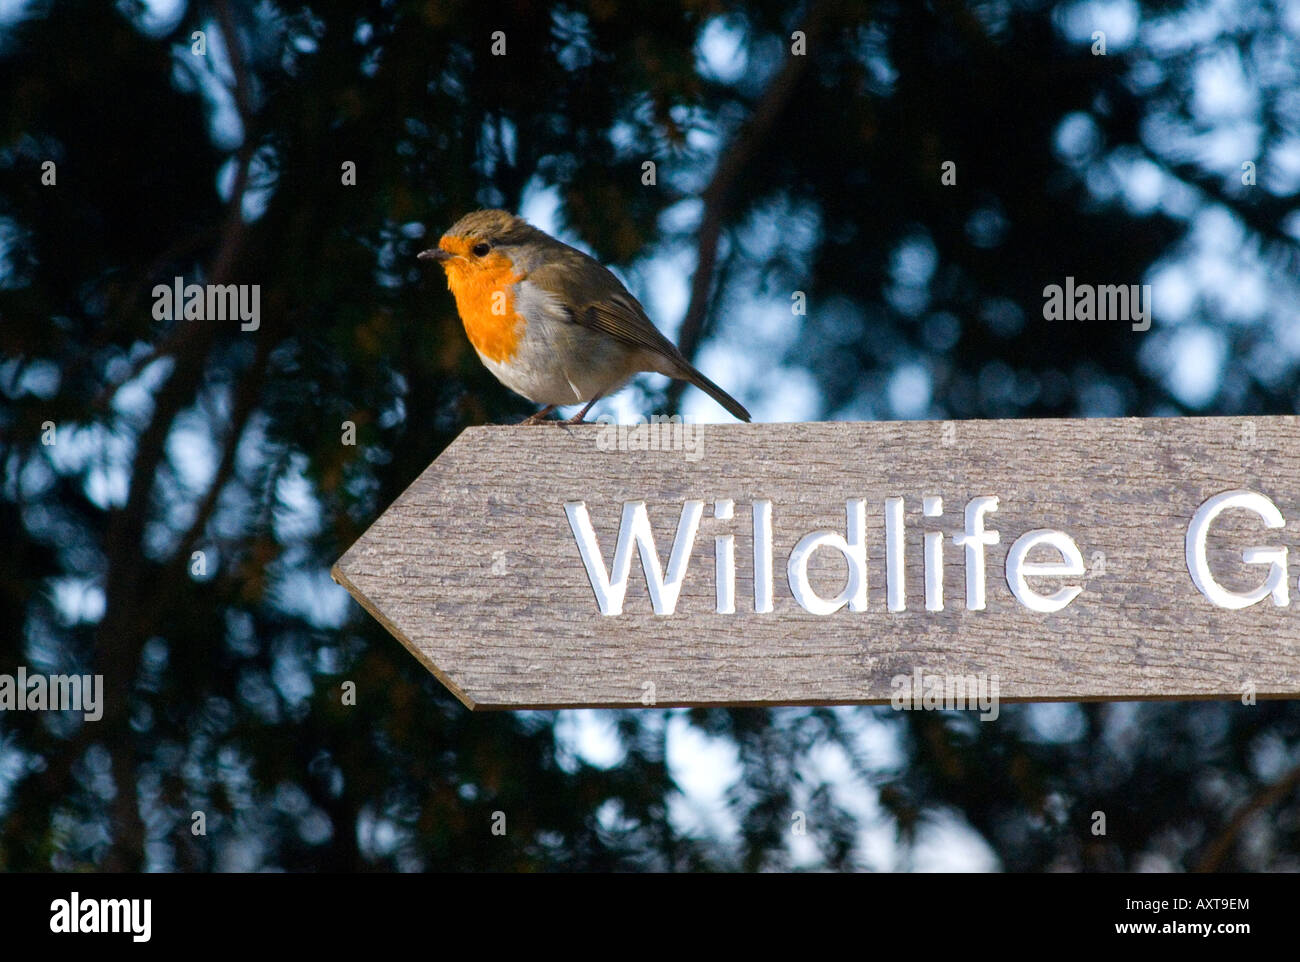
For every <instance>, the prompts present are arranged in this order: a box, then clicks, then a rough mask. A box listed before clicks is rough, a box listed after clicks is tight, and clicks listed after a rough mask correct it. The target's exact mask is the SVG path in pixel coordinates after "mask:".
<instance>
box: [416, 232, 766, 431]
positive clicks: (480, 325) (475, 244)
mask: <svg viewBox="0 0 1300 962" xmlns="http://www.w3.org/2000/svg"><path fill="white" fill-rule="evenodd" d="M419 257H420V259H421V260H431V261H437V262H438V263H439V264H441V265H442V269H443V270H444V271H446V273H447V287H448V288H450V289H451V293H452V294H453V295H454V296H455V298H456V309H457V310H458V311H459V312H460V319H461V322H462V323H463V324H464V325H465V333H466V334H468V335H469V341H470V343H471V344H473V345H474V350H475V351H477V352H478V356H479V359H480V360H482V361H483V364H484V365H485V366H486V367H487V369H488V370H489V371H491V372H492V373H493V374H495V375H496V378H497V380H499V381H500V382H501V383H502V384H504V385H505V386H506V387H508V388H510V390H512V391H514V392H516V393H517V394H522V395H523V396H524V397H526V398H528V399H529V400H530V401H533V402H534V403H536V404H542V405H545V407H543V408H542V410H540V411H538V412H537V413H536V414H534V415H532V416H531V417H529V418H527V419H525V420H524V422H523V423H524V424H537V423H539V422H540V421H541V420H542V419H543V418H545V417H546V416H547V415H548V414H550V413H551V412H552V411H554V410H555V409H556V408H557V407H560V406H561V405H569V404H585V406H584V407H583V409H582V410H581V411H580V412H579V413H578V415H577V417H574V418H570V419H569V420H568V421H566V422H564V423H566V424H580V423H581V422H582V420H583V418H585V417H586V416H587V412H588V411H590V410H591V406H592V405H593V404H595V403H596V402H597V401H599V400H600V399H601V398H602V397H605V396H606V395H608V394H611V393H613V392H614V391H617V390H618V389H619V388H621V387H622V386H623V385H624V384H625V383H627V381H628V379H629V378H631V377H632V376H633V375H634V374H637V373H638V372H641V371H655V372H657V373H659V374H666V375H668V376H669V377H672V378H677V379H678V380H682V381H689V382H690V383H691V384H694V385H695V386H696V387H698V388H699V389H700V390H702V391H704V393H705V394H708V395H709V396H710V397H712V398H713V399H714V400H715V401H717V402H718V403H719V404H721V405H722V406H723V407H724V408H726V409H727V410H728V411H730V412H731V413H732V414H734V415H735V416H736V417H738V418H740V419H741V420H742V421H748V420H749V412H748V411H746V410H745V408H744V407H743V406H742V405H741V404H740V403H739V402H738V401H737V400H736V399H735V398H733V397H732V396H731V395H730V394H728V393H727V392H726V391H724V390H722V388H720V387H718V386H717V385H716V384H714V383H713V382H712V381H710V380H709V379H708V378H707V377H705V376H704V375H703V374H701V373H700V372H699V371H697V370H696V369H695V368H694V367H693V366H692V365H691V362H690V361H688V360H686V358H685V357H684V356H683V354H682V352H681V351H679V350H678V349H677V348H676V346H674V344H673V343H672V341H670V340H668V338H666V337H664V336H663V335H662V334H660V333H659V331H658V329H657V328H656V327H655V326H654V324H652V323H651V322H650V318H649V317H647V316H646V312H645V309H644V308H642V307H641V305H640V303H638V302H637V299H636V298H635V297H633V296H632V295H631V294H629V293H628V291H627V288H625V287H624V286H623V285H622V283H621V282H620V281H619V279H618V278H617V277H615V276H614V275H613V274H611V273H610V272H609V271H608V270H606V269H605V268H604V267H602V266H601V265H600V264H599V263H598V262H597V261H595V260H593V259H592V258H590V257H588V256H587V255H586V254H584V253H583V252H582V251H580V250H576V249H574V248H572V247H570V246H569V245H568V244H564V243H562V242H560V241H558V240H556V239H555V238H554V237H552V236H550V235H549V234H547V233H545V232H544V231H540V230H538V229H537V228H536V227H533V226H532V225H530V224H528V223H527V222H526V221H524V220H522V219H521V218H519V217H516V216H514V215H513V214H510V213H507V212H506V211H504V210H476V211H474V212H473V213H470V214H466V215H465V216H464V217H462V218H461V219H460V220H458V221H457V222H456V223H455V224H453V225H452V227H451V229H450V230H448V231H447V233H445V234H443V235H442V239H441V240H439V241H438V246H437V247H434V248H431V249H429V250H427V251H423V252H421V253H420V255H419Z"/></svg>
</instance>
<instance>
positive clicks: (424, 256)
mask: <svg viewBox="0 0 1300 962" xmlns="http://www.w3.org/2000/svg"><path fill="white" fill-rule="evenodd" d="M415 256H416V257H418V258H419V259H420V260H422V261H437V262H438V263H439V264H441V263H443V262H444V261H449V260H451V259H452V258H453V257H454V256H455V255H454V254H448V253H447V252H446V251H445V250H443V249H442V248H441V247H430V248H429V249H428V250H427V251H420V253H419V254H417V255H415Z"/></svg>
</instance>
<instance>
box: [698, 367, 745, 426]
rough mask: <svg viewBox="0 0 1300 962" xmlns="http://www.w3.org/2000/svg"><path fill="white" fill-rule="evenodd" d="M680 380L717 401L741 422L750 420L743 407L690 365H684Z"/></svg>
mask: <svg viewBox="0 0 1300 962" xmlns="http://www.w3.org/2000/svg"><path fill="white" fill-rule="evenodd" d="M681 378H682V380H684V381H689V382H690V383H691V384H694V385H695V386H696V387H697V388H699V389H700V390H701V391H703V392H704V393H705V394H707V395H708V396H709V397H711V398H713V400H715V401H717V402H718V403H719V404H721V405H722V406H723V407H724V408H726V409H727V410H728V411H730V412H731V413H732V414H733V415H735V416H736V417H738V418H740V420H742V421H748V420H750V417H749V412H748V411H746V410H745V406H744V405H743V404H741V403H740V402H739V401H737V400H736V399H735V398H734V397H732V396H731V395H730V394H728V393H727V392H726V391H724V390H722V388H720V387H718V386H717V385H716V384H714V383H713V382H712V381H710V380H709V379H708V378H707V377H705V376H704V375H703V374H701V373H700V372H699V371H697V370H695V368H693V367H691V365H689V364H687V365H686V370H685V372H684V373H683V374H682V375H681Z"/></svg>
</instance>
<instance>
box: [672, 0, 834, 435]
mask: <svg viewBox="0 0 1300 962" xmlns="http://www.w3.org/2000/svg"><path fill="white" fill-rule="evenodd" d="M830 6H831V2H830V0H814V2H813V3H812V5H811V6H810V7H809V9H808V13H807V15H806V16H805V18H804V21H803V23H802V24H800V26H799V29H800V30H802V31H803V33H804V37H805V42H806V44H807V49H806V51H805V52H804V53H803V54H801V55H795V54H794V53H793V52H791V53H789V54H788V55H787V56H786V59H785V63H784V64H782V66H781V69H780V70H778V71H777V72H776V74H775V75H774V76H773V77H772V79H771V81H769V82H768V85H767V87H766V89H765V90H764V91H763V94H762V96H761V97H759V99H758V102H757V103H756V104H755V105H754V110H753V113H751V114H750V116H749V119H748V120H746V121H745V123H744V124H742V125H741V127H740V129H739V130H738V131H737V132H736V135H735V137H734V138H733V139H732V141H731V143H730V144H728V145H727V146H726V147H725V148H724V149H723V150H722V152H721V153H720V154H719V155H718V164H717V167H716V169H715V170H714V172H713V178H712V179H711V180H710V181H709V185H708V186H707V187H706V188H705V189H704V192H703V193H702V194H701V195H700V200H701V201H702V203H703V205H704V212H703V214H702V216H701V217H700V228H699V234H698V237H697V239H696V245H695V251H696V253H695V273H694V275H693V276H692V277H691V297H690V301H689V302H688V303H687V306H686V315H685V317H684V318H683V319H682V326H681V330H680V332H679V333H678V336H677V346H678V347H680V348H681V351H682V354H684V355H685V356H686V358H687V359H688V360H691V361H694V359H695V354H696V352H697V351H698V350H699V347H700V342H701V340H702V339H703V336H704V329H705V320H706V318H707V316H708V313H709V300H710V294H711V292H712V291H713V281H714V274H715V273H716V267H717V261H718V244H719V242H720V241H721V239H722V228H723V225H724V224H725V223H726V220H727V218H728V216H729V215H730V213H731V203H732V200H733V197H734V191H735V188H736V185H737V184H738V183H739V181H740V178H741V176H742V175H743V174H744V172H745V168H746V167H748V166H749V164H750V162H751V161H752V160H753V158H754V157H755V155H756V154H757V153H758V152H759V151H760V150H761V149H762V147H763V143H764V141H766V139H767V137H768V134H769V133H771V131H772V128H773V127H774V126H775V124H776V121H777V119H778V118H779V117H780V115H781V113H782V111H784V110H785V108H786V106H787V105H788V104H789V103H790V98H791V97H792V96H794V92H795V89H796V88H797V87H798V85H799V81H800V79H801V78H802V77H803V75H804V73H805V71H806V70H807V68H808V62H809V61H810V60H812V59H813V56H812V54H813V52H814V51H815V48H816V44H817V42H818V41H819V40H820V39H821V38H822V36H823V34H824V32H825V27H826V22H827V19H828V14H829V8H830ZM685 389H686V382H685V381H672V382H671V383H670V384H669V386H668V393H667V399H666V402H665V406H666V408H667V410H669V411H675V410H677V408H678V407H679V406H680V405H681V399H682V392H683V391H684V390H685Z"/></svg>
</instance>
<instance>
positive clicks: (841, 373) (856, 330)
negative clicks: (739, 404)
mask: <svg viewBox="0 0 1300 962" xmlns="http://www.w3.org/2000/svg"><path fill="white" fill-rule="evenodd" d="M497 31H500V33H499V34H497V33H496V32H497ZM196 34H201V37H198V36H196ZM494 34H495V36H494ZM494 43H497V44H504V51H503V52H500V54H499V55H497V54H494V51H493V46H494ZM200 47H201V48H202V49H201V51H200V49H199V48H200ZM498 51H500V46H498ZM1298 71H1300V3H1296V2H1294V0H1291V2H1282V0H1278V2H1246V0H1241V2H1234V0H1215V2H1212V3H1201V2H1189V3H1181V2H1177V0H1165V2H1136V0H1129V2H1097V3H1091V2H1077V3H1061V4H1050V3H1044V2H1034V0H1001V2H973V0H932V2H920V0H899V2H893V3H890V2H879V3H870V2H860V3H851V2H834V0H830V2H817V0H813V2H808V3H803V4H789V3H777V2H768V0H750V2H738V3H724V2H714V0H649V2H640V3H636V2H621V0H620V2H617V3H616V2H612V0H592V2H588V3H560V2H540V0H514V2H505V3H486V2H481V0H467V2H454V0H383V2H376V0H370V2H365V0H362V2H357V0H348V2H334V0H318V2H315V3H313V4H311V5H310V6H306V5H296V4H294V3H290V2H283V0H280V2H271V0H263V2H258V3H245V2H238V0H221V2H199V0H195V2H189V3H187V2H184V0H155V2H148V3H145V2H129V0H119V2H116V3H110V2H103V0H94V2H78V0H63V2H59V0H49V2H22V0H3V2H0V538H2V539H3V544H2V547H3V550H0V672H6V673H13V672H15V670H16V668H17V666H19V665H24V666H26V667H27V668H28V669H29V670H30V671H43V672H48V673H58V672H98V673H102V674H103V675H104V679H105V693H104V694H105V698H104V701H105V710H104V717H103V718H102V720H100V721H97V722H90V723H86V722H83V721H82V720H81V718H80V716H79V715H74V714H72V713H50V712H17V711H10V712H4V713H0V869H4V870H48V869H58V870H65V869H67V870H71V869H93V868H98V869H126V870H138V869H177V870H219V869H261V868H282V869H290V870H344V871H353V870H366V869H379V870H386V869H402V870H419V869H497V870H519V869H523V870H548V869H612V868H645V869H685V868H709V869H735V868H745V869H758V868H864V869H907V868H918V867H919V868H975V869H1006V870H1039V869H1066V870H1095V869H1172V870H1192V869H1198V868H1199V869H1247V870H1250V869H1287V868H1289V869H1293V870H1294V869H1296V868H1300V858H1297V853H1298V852H1300V797H1297V791H1296V788H1297V784H1298V783H1300V767H1298V766H1300V705H1297V703H1295V702H1271V703H1262V704H1260V705H1258V706H1254V707H1247V706H1243V705H1241V704H1237V703H1152V704H1107V705H1099V704H1088V705H1077V704H1054V705H1039V706H1008V707H1004V709H1003V712H1002V717H1001V719H1000V720H999V722H997V723H994V724H980V723H979V722H978V721H977V720H976V718H975V717H974V716H973V715H972V714H965V713H951V712H924V713H910V712H909V713H894V712H891V711H889V709H887V708H884V709H865V708H864V709H851V708H839V709H810V708H798V709H782V710H773V711H760V710H743V711H740V710H737V711H729V710H707V711H706V710H691V711H686V710H646V711H637V712H520V713H503V714H492V715H481V714H471V713H470V712H468V711H467V710H466V709H465V708H463V707H462V706H461V705H460V704H459V703H458V702H457V701H456V700H455V699H454V698H453V697H452V696H451V695H449V694H448V693H447V692H446V691H445V690H444V689H443V688H442V687H441V686H440V685H439V684H438V683H437V682H436V680H435V679H434V678H433V677H432V676H430V675H429V674H428V673H427V672H426V671H425V670H424V669H423V668H422V667H421V666H420V665H419V664H417V662H416V661H415V659H413V658H412V657H411V656H410V655H409V654H407V652H406V651H405V650H404V649H403V648H402V647H401V646H400V645H399V644H398V643H397V642H396V641H395V640H394V639H393V638H391V637H390V636H389V635H388V634H387V633H386V632H385V631H384V629H383V628H382V627H381V626H380V625H379V624H377V623H376V622H375V621H374V620H373V619H371V618H370V617H368V616H366V615H365V614H364V613H363V612H362V611H361V609H360V608H359V607H358V606H357V605H355V604H354V603H352V602H351V600H350V599H349V598H348V597H347V596H346V594H345V593H344V592H342V590H341V589H339V588H337V587H336V586H334V585H333V584H332V582H331V581H330V579H329V575H328V569H329V566H330V564H331V563H332V562H333V561H334V560H335V559H337V557H338V556H339V555H340V554H341V553H342V552H343V550H344V549H346V548H347V547H348V546H349V545H350V544H351V543H352V542H353V540H354V539H356V538H357V537H358V535H360V533H361V532H362V531H363V530H364V529H365V528H366V526H367V525H368V524H369V523H370V522H371V521H373V520H374V518H375V517H376V516H377V515H378V514H379V513H380V512H381V511H382V510H383V509H384V508H385V507H386V506H387V505H388V504H389V503H390V502H391V501H392V499H393V498H394V497H396V495H397V494H398V493H399V492H401V491H402V490H403V488H404V487H405V486H406V485H407V484H409V483H410V482H411V481H412V480H413V479H414V478H415V477H416V476H417V475H418V474H419V472H420V471H421V470H422V469H423V468H424V467H425V466H426V465H427V464H428V463H429V462H430V461H431V460H432V459H433V458H434V457H435V456H436V455H437V454H438V453H439V451H440V450H441V449H442V448H443V447H444V446H445V445H446V444H448V443H449V442H450V441H451V440H452V439H453V438H455V436H456V435H457V433H458V432H459V431H460V430H461V429H462V428H464V427H465V426H466V425H469V424H477V423H482V422H490V421H509V420H517V419H518V418H520V417H522V416H523V415H525V414H527V413H530V412H531V410H532V406H531V405H529V404H528V403H527V402H525V401H523V400H522V399H520V398H518V397H516V396H514V395H512V394H510V393H509V392H508V391H506V390H505V389H504V388H502V387H500V386H499V385H498V383H497V382H496V381H495V380H494V379H493V378H492V376H491V375H490V374H489V373H488V372H487V371H486V370H485V369H484V368H483V367H482V365H481V364H480V363H479V361H478V359H477V358H476V357H475V355H474V353H473V351H472V349H471V348H470V346H469V344H468V342H467V340H466V338H465V336H464V333H463V331H462V330H461V327H460V323H459V320H458V319H457V317H456V314H455V309H454V305H453V302H452V300H451V298H450V296H449V295H448V293H447V291H446V288H445V284H444V283H443V281H442V278H441V277H440V276H431V274H430V272H429V271H428V270H427V269H425V267H424V265H421V264H419V263H418V262H417V261H416V259H415V254H416V252H417V251H419V250H421V249H422V248H423V247H425V246H429V244H430V243H431V241H432V240H434V239H436V237H437V236H438V235H439V234H440V233H441V231H442V230H443V229H444V228H445V227H447V226H448V225H450V224H451V223H452V222H453V221H454V220H455V219H456V218H457V217H459V216H460V215H461V214H463V213H464V212H466V211H467V210H470V209H473V208H476V207H480V206H501V207H505V208H508V209H510V210H514V211H519V212H521V213H523V214H525V215H527V216H529V217H530V218H531V219H533V221H534V222H535V223H537V224H538V226H541V227H544V228H546V229H548V230H551V231H553V232H555V233H557V234H559V235H560V236H562V237H563V238H565V239H566V240H569V241H570V242H572V243H575V244H578V245H581V246H582V247H584V249H586V250H589V251H590V252H592V253H593V254H594V255H595V256H597V257H599V258H600V259H602V260H603V261H604V262H605V263H608V264H611V265H613V266H614V267H615V268H616V269H617V270H618V271H619V272H620V273H621V275H622V276H623V277H624V278H625V279H626V280H627V282H628V283H629V285H630V286H631V288H632V290H633V291H634V292H635V293H636V294H638V295H639V296H641V297H642V298H643V300H644V301H645V303H646V305H647V307H648V308H649V309H650V313H651V315H652V316H653V317H654V318H655V319H656V321H657V322H658V323H659V324H660V325H661V327H662V328H663V329H664V330H665V331H667V332H668V333H669V334H670V335H672V336H673V337H675V338H676V339H678V341H679V343H680V344H682V346H683V350H684V351H685V352H686V353H687V354H688V355H689V356H691V357H693V358H694V359H695V361H696V363H697V364H699V365H700V366H701V367H702V368H703V370H704V371H705V372H706V373H708V374H710V375H711V376H713V377H714V378H715V379H716V380H718V381H719V382H720V383H722V384H723V385H724V386H726V387H727V388H728V389H729V390H731V391H732V392H733V393H735V394H736V395H737V396H738V397H739V398H740V399H741V400H742V401H743V402H745V403H746V404H748V405H749V406H750V408H751V410H753V412H754V413H755V415H756V417H757V419H759V420H799V419H817V418H848V419H876V418H895V417H904V418H954V419H955V418H971V417H1041V416H1069V417H1087V416H1105V415H1180V414H1192V413H1212V414H1229V413H1293V412H1294V411H1295V410H1296V404H1297V389H1298V388H1300V311H1298V309H1297V303H1298V302H1297V296H1296V295H1297V286H1298V281H1297V277H1298V275H1297V269H1296V268H1297V256H1296V255H1297V250H1298V248H1300V213H1297V212H1298V211H1300V84H1297V73H1298ZM647 161H649V162H653V163H654V165H655V167H654V173H655V177H654V183H653V184H648V183H646V182H645V181H646V177H645V173H646V168H645V167H644V164H645V163H646V162H647ZM51 163H52V166H50V164H51ZM948 163H951V164H952V165H954V166H952V167H948V168H946V169H947V170H949V172H950V173H951V175H952V176H950V177H948V178H947V180H948V181H949V182H947V183H945V182H944V181H945V178H944V176H943V172H944V170H945V165H946V164H948ZM345 165H355V166H354V167H353V168H349V167H347V166H345ZM349 169H352V170H354V171H355V177H354V179H353V181H352V182H347V181H348V180H349V178H348V177H347V172H348V170H349ZM954 178H955V182H954ZM51 181H52V182H51ZM435 274H436V272H435ZM177 276H181V277H183V278H185V281H186V282H187V283H239V284H257V285H260V308H261V317H260V327H259V328H258V329H257V330H256V331H242V330H240V325H239V324H238V323H237V322H231V321H184V320H178V321H170V320H165V319H163V320H160V319H157V318H156V317H155V313H154V310H153V303H154V299H153V295H152V290H153V287H154V285H156V284H170V283H172V280H173V278H175V277H177ZM1067 276H1071V277H1074V278H1076V280H1077V281H1079V282H1081V283H1082V282H1087V283H1094V284H1150V285H1151V289H1152V302H1153V304H1154V312H1153V323H1152V326H1151V328H1150V330H1149V331H1145V332H1138V331H1134V330H1133V329H1132V325H1131V324H1130V323H1128V322H1126V321H1084V322H1079V321H1061V320H1057V321H1047V320H1044V318H1043V303H1044V296H1043V290H1044V288H1045V287H1046V286H1048V285H1051V284H1063V283H1064V282H1065V278H1066V277H1067ZM799 293H802V294H803V298H802V299H801V298H799V297H798V296H797V295H798V294H799ZM799 305H803V306H806V312H803V313H800V312H798V310H797V307H798V306H799ZM602 410H603V411H605V412H607V413H617V414H619V415H620V416H624V417H626V416H628V414H629V413H636V412H642V413H649V412H674V411H678V412H684V413H686V414H690V415H694V416H698V417H700V418H702V419H707V420H722V419H723V418H724V417H725V415H724V414H723V412H721V410H720V409H719V408H717V407H716V405H713V404H712V402H710V401H709V400H708V399H707V398H705V397H704V396H703V395H701V394H699V392H696V391H687V392H685V393H684V394H683V393H679V392H677V391H676V390H675V389H673V388H671V387H670V386H669V385H668V384H667V383H665V382H664V381H663V379H660V378H650V377H647V378H644V379H642V380H639V381H637V382H636V383H635V384H634V386H633V387H632V388H631V389H630V390H628V391H625V392H624V393H623V394H622V395H620V396H619V397H617V398H615V399H614V400H613V401H611V402H609V403H608V404H606V405H604V406H603V407H602V408H598V409H597V412H596V413H600V412H601V411H602ZM344 422H351V423H352V424H353V425H355V432H356V433H355V444H347V443H344ZM51 441H53V443H50V442H51ZM348 681H352V682H354V683H355V685H356V703H355V705H347V704H344V703H343V699H342V697H341V691H342V690H343V686H344V683H345V682H348ZM497 811H501V812H505V813H506V815H507V818H508V832H507V834H506V835H504V836H498V835H494V834H492V832H491V826H492V813H494V812H497ZM1096 811H1102V812H1105V813H1106V814H1107V834H1106V835H1105V836H1096V835H1093V834H1092V831H1091V827H1092V825H1093V819H1092V813H1093V812H1096ZM196 812H202V813H203V815H204V818H203V821H204V826H203V827H204V829H205V834H195V831H194V829H195V825H196V822H195V820H194V813H196ZM794 813H802V814H803V815H804V817H805V820H804V822H803V824H804V825H805V826H806V828H807V832H806V834H803V835H800V834H798V833H797V832H795V831H794V830H793V829H792V825H793V822H792V815H793V814H794Z"/></svg>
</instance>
